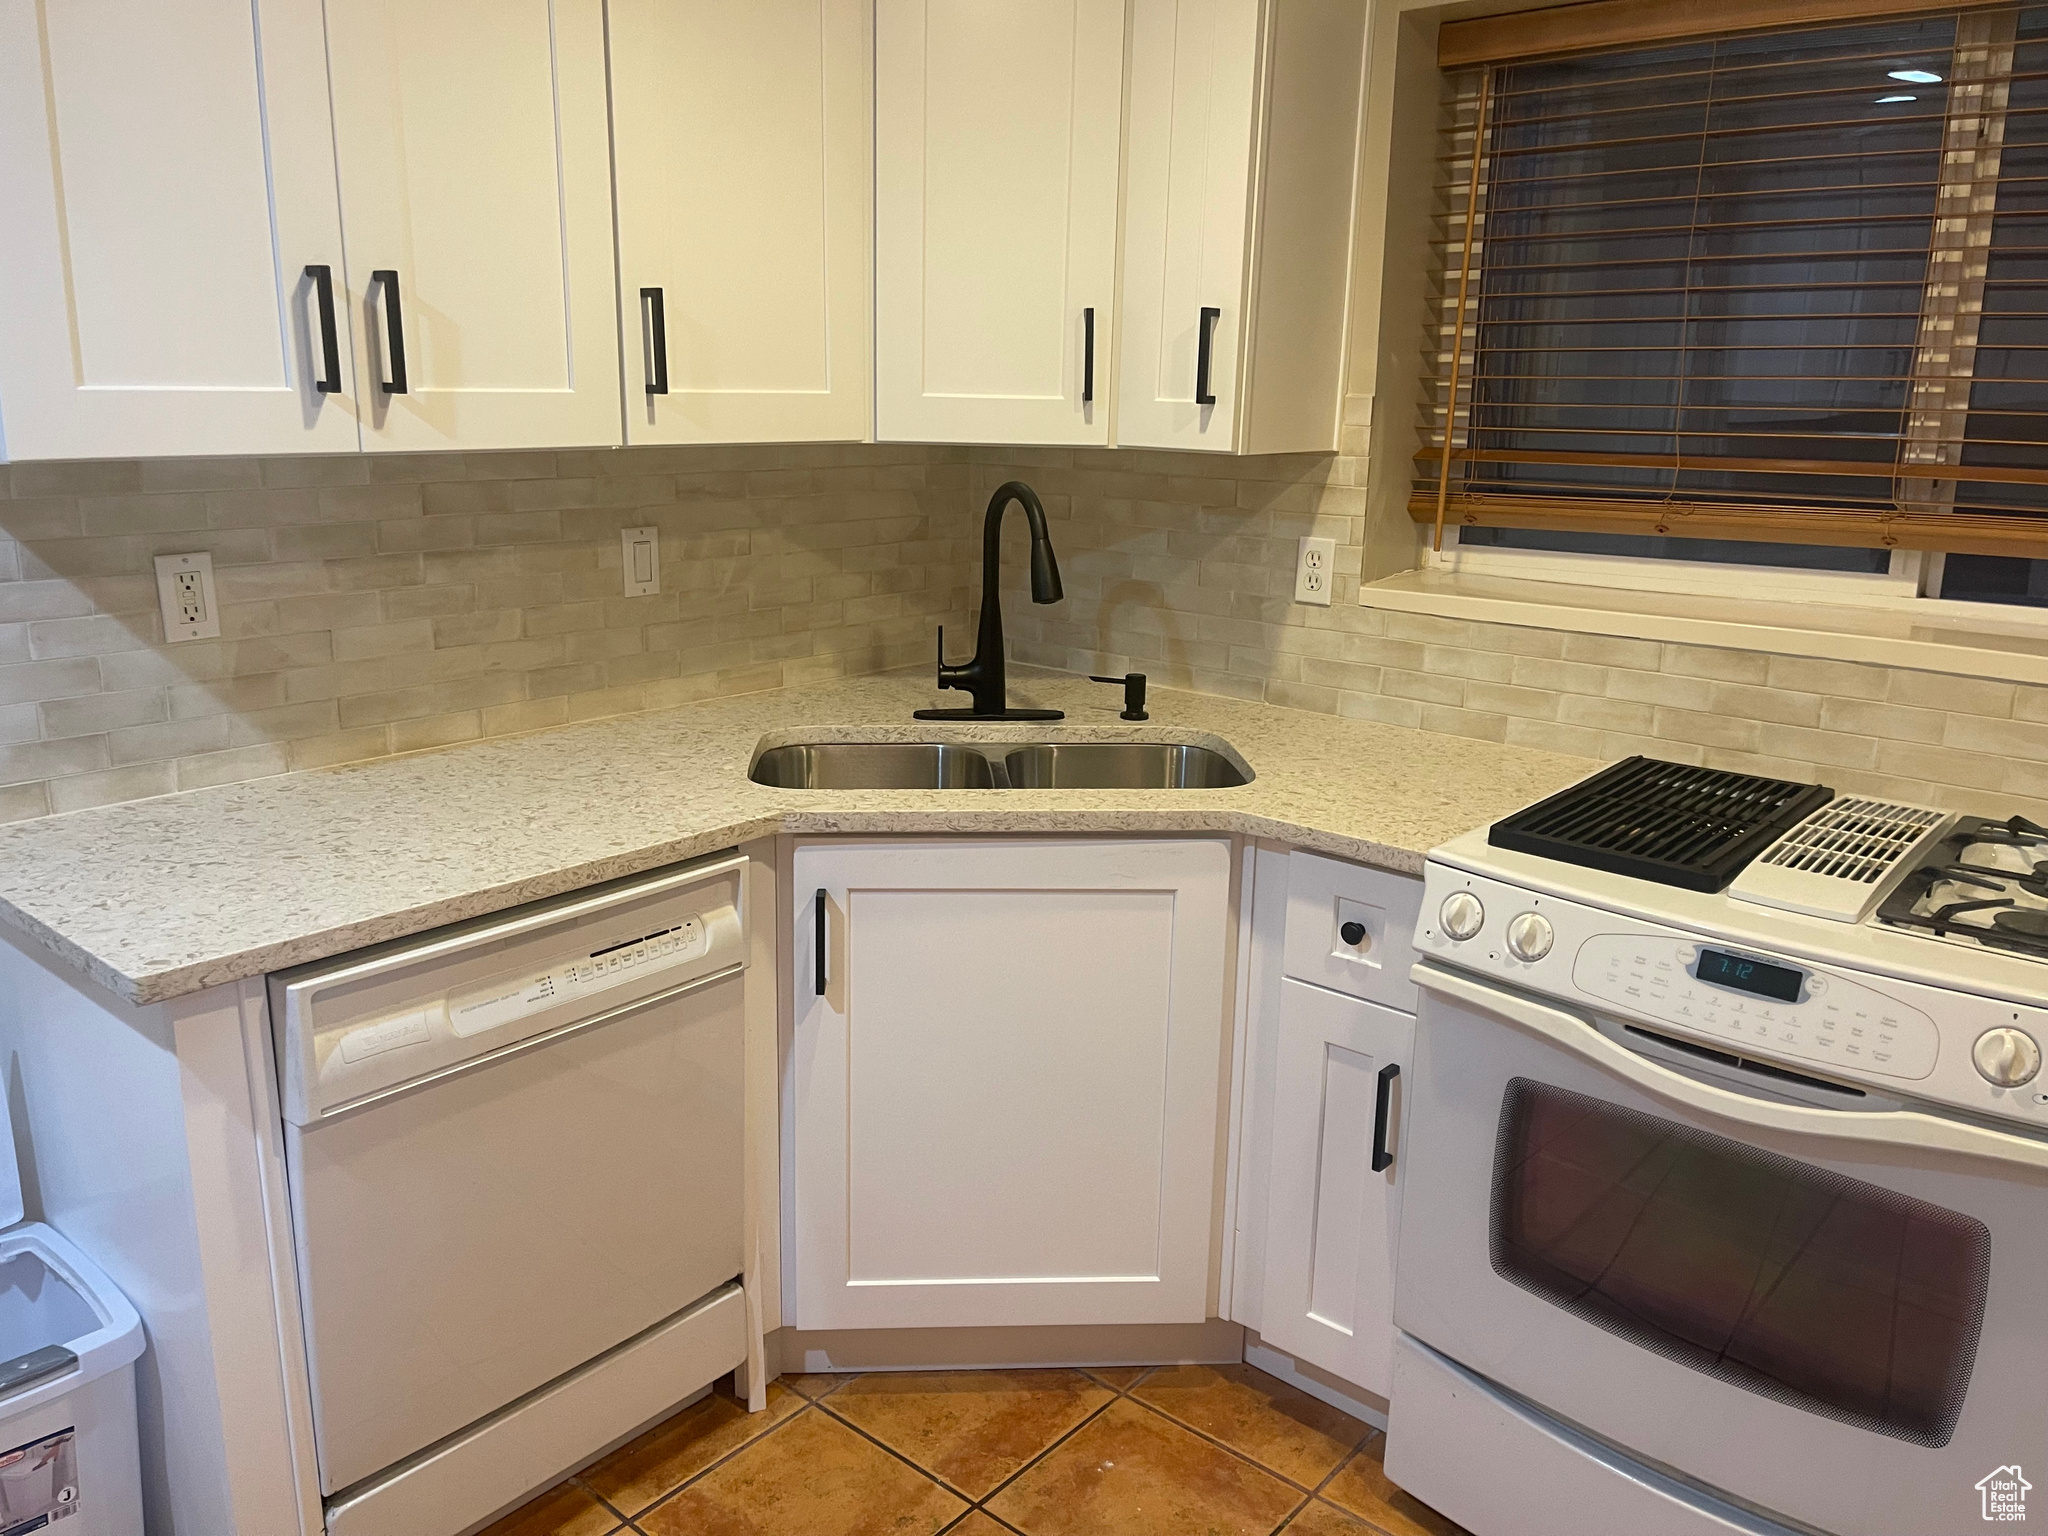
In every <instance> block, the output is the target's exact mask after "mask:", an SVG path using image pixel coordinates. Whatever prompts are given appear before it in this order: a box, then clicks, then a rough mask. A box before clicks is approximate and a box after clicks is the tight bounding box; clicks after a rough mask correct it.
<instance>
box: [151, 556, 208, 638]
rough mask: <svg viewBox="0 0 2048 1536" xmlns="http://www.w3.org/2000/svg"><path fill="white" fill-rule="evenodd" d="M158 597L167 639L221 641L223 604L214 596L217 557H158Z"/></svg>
mask: <svg viewBox="0 0 2048 1536" xmlns="http://www.w3.org/2000/svg"><path fill="white" fill-rule="evenodd" d="M156 598H157V602H158V603H159V604H161V605H162V607H163V611H164V638H165V639H166V640H218V639H219V638H220V602H219V600H218V599H217V598H216V597H215V596H214V595H213V556H212V555H209V554H203V553H202V554H197V555H158V556H157V557H156Z"/></svg>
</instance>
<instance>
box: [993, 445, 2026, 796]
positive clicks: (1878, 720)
mask: <svg viewBox="0 0 2048 1536" xmlns="http://www.w3.org/2000/svg"><path fill="white" fill-rule="evenodd" d="M971 459H972V484H973V495H972V497H971V498H970V499H971V501H972V503H973V504H974V505H976V506H978V505H979V498H982V497H985V496H986V495H987V494H988V493H989V492H990V491H991V490H993V489H994V487H995V486H996V485H997V484H998V483H1000V482H1001V481H1003V480H1006V479H1011V478H1023V479H1026V480H1029V481H1030V482H1031V483H1032V484H1033V485H1035V486H1036V487H1037V488H1038V489H1039V491H1040V492H1041V494H1042V495H1043V496H1044V499H1045V502H1046V509H1047V513H1048V515H1049V516H1050V517H1051V519H1052V521H1053V540H1054V543H1055V544H1056V545H1057V547H1058V549H1059V554H1060V561H1061V566H1062V569H1063V570H1064V571H1067V572H1068V573H1069V576H1068V580H1067V600H1066V602H1065V603H1064V604H1062V605H1061V606H1060V607H1059V608H1033V607H1031V606H1030V605H1029V604H1027V603H1024V602H1022V600H1021V599H1022V594H1023V590H1024V588H1023V577H1022V575H1021V574H1020V572H1021V570H1022V565H1021V558H1022V554H1023V550H1024V545H1023V539H1022V535H1021V533H1019V532H1016V531H1014V530H1012V531H1011V532H1009V533H1008V534H1007V535H1006V536H1007V537H1009V538H1011V539H1012V540H1013V541H1014V543H1013V546H1012V547H1013V548H1014V550H1015V552H1016V553H1015V558H1014V559H1013V560H1012V561H1011V562H1010V563H1009V564H1007V565H1006V576H1007V579H1009V580H1010V581H1011V582H1013V583H1015V588H1014V590H1015V591H1016V592H1017V593H1018V600H1017V601H1015V602H1013V603H1012V604H1011V606H1010V608H1009V620H1008V622H1009V629H1010V633H1011V635H1012V637H1013V639H1014V640H1015V642H1016V654H1017V655H1018V657H1019V658H1020V659H1023V660H1028V661H1035V662H1038V663H1041V664H1043V665H1047V666H1056V667H1063V668H1066V669H1069V670H1073V671H1091V672H1115V671H1122V670H1125V669H1126V668H1133V667H1134V668H1136V669H1138V670H1141V671H1147V672H1149V673H1151V674H1152V675H1153V676H1154V677H1155V678H1156V679H1157V680H1158V681H1159V682H1162V683H1166V684H1170V685H1174V686H1181V687H1200V688H1209V689H1213V690H1215V691H1219V692H1230V693H1233V694H1238V695H1241V696H1245V697H1255V698H1264V699H1266V700H1268V701H1269V702H1272V703H1285V704H1292V705H1296V706H1299V707H1304V708H1314V709H1326V708H1330V707H1332V706H1331V704H1330V702H1329V696H1330V694H1331V693H1332V692H1333V691H1334V709H1335V712H1336V713H1337V714H1339V715H1343V716H1346V717H1349V718H1353V719H1361V720H1376V721H1381V722H1384V723H1387V724H1391V725H1405V726H1419V727H1421V728H1423V729H1427V730H1434V731H1445V732H1450V733H1453V734H1459V735H1467V736H1474V737H1481V738H1485V739H1489V740H1495V741H1511V742H1518V743H1521V744H1524V745H1528V746H1535V747H1544V748H1547V749H1550V750H1553V751H1561V752H1575V753H1581V754H1584V755H1586V756H1590V757H1600V758H1611V757H1618V756H1623V755H1626V754H1628V753H1632V752H1644V753H1650V754H1653V755H1656V756H1660V757H1666V758H1670V759H1673V760H1675V761H1681V762H1694V763H1713V764H1716V765H1720V766H1726V767H1730V768H1741V769H1746V770H1747V771H1751V772H1760V773H1782V774H1791V775H1795V776H1798V777H1802V778H1809V779H1825V780H1826V781H1827V782H1829V783H1832V784H1834V785H1835V786H1836V787H1837V788H1840V789H1842V790H1844V791H1845V792H1854V793H1864V794H1878V795H1887V796H1890V797H1892V798H1902V799H1907V800H1918V801H1921V802H1924V803H1929V804H1934V805H1950V804H1960V803H1968V802H1970V801H1971V800H1972V797H1974V798H1975V802H1976V803H1978V804H1980V805H1981V804H1983V803H1984V799H1983V797H1984V796H1985V795H1986V794H1995V795H1998V796H2000V797H2001V799H2000V800H1999V801H1998V803H1999V804H2006V803H2008V802H2007V801H2006V800H2005V799H2004V798H2003V797H2007V796H2017V797H2020V804H2019V807H2018V808H2020V809H2023V810H2026V811H2027V812H2028V813H2029V814H2032V815H2036V816H2040V815H2043V814H2048V689H2026V688H2023V689H2017V690H2016V689H2015V688H2014V687H2013V686H2012V685H2011V684H2006V683H1997V682H1989V681H1984V680H1980V679H1970V678H1955V677H1949V676H1937V675H1934V674H1929V673H1915V672H1906V671H1901V670H1898V669H1894V668H1888V667H1880V666H1869V665H1864V664H1861V663H1854V662H1837V661H1828V660H1822V659H1813V658H1807V657H1797V656H1780V655H1773V654H1770V653H1768V652H1766V651H1762V650H1756V651H1750V650H1736V649H1729V648H1723V647H1708V646H1693V645H1671V644H1663V643H1659V642H1656V641H1648V640H1631V639H1625V638H1616V637H1610V636H1604V635H1582V634H1570V633H1566V632H1564V631H1559V630H1546V629H1531V628H1527V627H1519V626H1510V625H1500V624H1487V623H1479V622H1473V621H1468V620H1452V619H1444V618H1436V617H1432V616H1429V615H1423V614H1407V613H1399V612H1392V611H1383V610H1379V609H1372V608H1362V607H1360V606H1358V605H1357V585H1356V577H1355V574H1353V573H1355V572H1356V571H1357V570H1358V569H1360V562H1359V555H1360V549H1361V541H1362V539H1363V537H1364V517H1365V511H1364V499H1363V496H1362V494H1361V493H1360V492H1359V491H1357V490H1356V489H1354V487H1357V486H1360V485H1363V484H1364V483H1365V473H1364V463H1363V460H1361V459H1358V458H1355V457H1348V456H1339V457H1337V458H1336V459H1334V460H1332V459H1313V458H1284V459H1263V460H1260V459H1231V458H1227V457H1223V456H1216V457H1206V456H1200V455H1192V454H1165V453H1145V452H1126V453H1123V454H1102V453H1079V452H1074V453H1067V452H1063V451H1061V450H1057V449H1044V450H1034V451H1032V452H1031V453H1029V454H1024V453H1020V452H1017V451H1015V450H1001V449H975V450H973V452H972V454H971ZM1161 476H1163V477H1164V482H1165V484H1164V489H1163V490H1161V489H1159V488H1158V484H1157V482H1158V478H1159V477H1161ZM1138 483H1149V484H1150V485H1151V487H1152V488H1151V489H1149V490H1148V491H1147V493H1146V494H1147V497H1148V499H1147V500H1146V501H1144V502H1143V503H1132V502H1130V501H1128V500H1126V497H1127V495H1128V490H1127V487H1129V486H1131V485H1133V484H1138ZM1276 509H1279V510H1276ZM1281 511H1284V514H1285V515H1284V517H1283V516H1282V515H1281ZM1261 518H1266V519H1267V520H1266V521H1263V522H1262V521H1260V519H1261ZM1159 527H1167V528H1171V529H1174V530H1177V531H1176V532H1174V533H1173V534H1172V535H1171V536H1170V538H1169V540H1168V542H1167V543H1166V545H1165V546H1164V547H1163V548H1162V547H1161V546H1160V545H1159V544H1158V543H1157V541H1156V540H1155V539H1154V538H1153V536H1152V533H1151V532H1150V530H1152V529H1156V528H1159ZM1311 528H1313V529H1314V530H1315V531H1316V532H1318V533H1320V534H1324V535H1326V536H1331V537H1335V538H1337V539H1338V540H1339V551H1338V559H1337V570H1338V573H1339V574H1338V580H1337V582H1336V584H1335V587H1334V591H1335V596H1336V602H1335V603H1334V604H1333V605H1332V606H1331V607H1329V608H1313V607H1304V606H1300V605H1297V604H1294V603H1293V602H1291V601H1290V600H1289V597H1290V594H1291V593H1292V590H1293V565H1294V555H1295V545H1294V540H1295V538H1296V537H1298V536H1299V534H1301V533H1304V532H1307V531H1309V530H1310V529H1311ZM1109 569H1117V570H1118V571H1119V573H1120V578H1121V579H1120V580H1118V581H1117V582H1116V583H1114V584H1111V583H1108V582H1103V581H1098V580H1097V579H1096V573H1098V572H1101V571H1105V570H1109ZM1224 573H1227V575H1225V574H1224ZM1212 574H1213V575H1214V576H1216V577H1217V578H1218V579H1220V581H1221V583H1222V584H1224V585H1228V586H1229V587H1230V588H1231V590H1232V592H1233V594H1234V596H1235V599H1236V600H1235V601H1234V602H1233V604H1232V606H1231V607H1230V609H1229V613H1230V617H1231V620H1232V623H1231V624H1230V625H1229V626H1228V628H1227V630H1222V631H1219V630H1216V629H1215V628H1213V627H1210V628H1206V629H1205V628H1204V627H1203V626H1204V625H1205V624H1207V623H1209V621H1207V620H1205V619H1204V618H1203V617H1202V614H1203V612H1204V609H1203V608H1202V607H1201V606H1199V605H1198V604H1196V603H1194V602H1191V601H1190V600H1189V596H1188V594H1190V593H1191V592H1200V593H1204V594H1207V593H1210V592H1212V591H1213V590H1214V586H1213V585H1212V584H1211V583H1212ZM1077 576H1078V579H1077ZM1218 635H1220V636H1221V637H1222V638H1224V639H1225V640H1226V641H1227V649H1226V650H1225V651H1224V652H1223V654H1222V656H1221V657H1220V658H1219V657H1217V656H1215V655H1213V654H1203V655H1199V656H1198V655H1197V654H1196V648H1195V646H1194V645H1192V644H1191V643H1190V641H1189V639H1188V638H1187V637H1190V636H1194V637H1198V638H1199V639H1200V640H1208V639H1210V638H1211V637H1212V636H1218ZM1289 658H1298V659H1299V663H1300V665H1299V670H1298V671H1297V670H1296V668H1295V666H1294V665H1293V664H1292V663H1291V662H1290V659H1289Z"/></svg>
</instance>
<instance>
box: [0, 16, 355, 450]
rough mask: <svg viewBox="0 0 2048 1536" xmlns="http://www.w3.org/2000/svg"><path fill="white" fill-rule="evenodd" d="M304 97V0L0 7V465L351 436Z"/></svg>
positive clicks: (332, 221)
mask: <svg viewBox="0 0 2048 1536" xmlns="http://www.w3.org/2000/svg"><path fill="white" fill-rule="evenodd" d="M327 108H328V101H327V64H326V58H325V53H324V49H323V44H322V38H321V31H320V5H319V0H253V3H252V0H181V3H179V4H176V5H166V4H164V3H162V0H98V3H96V4H91V5H85V4H67V5H45V4H38V3H35V0H4V3H0V287H4V289H5V296H4V302H0V447H4V450H5V452H4V455H0V456H11V457H14V458H21V459H46V458H91V457H128V456H136V455H147V454H187V453H204V454H241V453H291V452H295V451H301V450H305V451H314V450H318V451H322V452H335V451H346V450H349V449H353V448H354V447H356V445H357V439H356V423H355V414H354V412H355V407H354V403H353V390H354V380H353V375H352V371H351V358H350V353H349V345H348V338H347V333H346V329H345V327H346V315H345V314H344V313H343V311H342V309H341V304H342V299H341V294H340V292H339V285H340V280H341V275H342V274H341V267H342V254H341V219H340V214H339V210H338V207H337V204H336V201H335V192H334V144H333V139H332V137H331V134H330V130H329V126H328V110H327ZM309 266H318V267H325V268H327V269H329V272H330V274H331V281H332V282H333V284H334V286H335V298H334V308H333V313H334V314H335V316H336V324H337V326H338V327H341V330H340V333H339V334H338V335H337V337H336V345H335V347H334V349H333V352H334V366H333V369H332V370H331V371H329V369H328V368H327V366H326V364H327V352H328V349H327V348H326V347H325V346H324V345H323V338H322V332H321V326H320V310H319V302H318V293H317V288H316V284H315V280H314V279H313V278H311V277H309V276H308V275H307V273H306V269H307V268H308V267H309ZM323 380H324V381H325V382H327V383H329V384H332V385H335V386H336V388H335V390H334V391H333V392H330V393H322V392H321V390H320V389H319V387H318V386H319V384H320V383H321V382H322V381H323Z"/></svg>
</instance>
